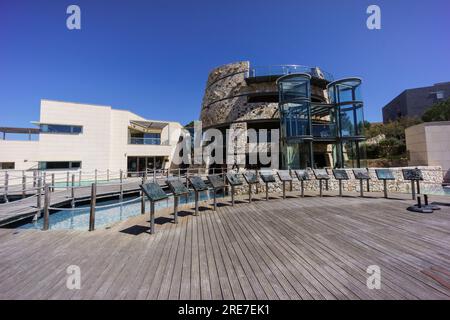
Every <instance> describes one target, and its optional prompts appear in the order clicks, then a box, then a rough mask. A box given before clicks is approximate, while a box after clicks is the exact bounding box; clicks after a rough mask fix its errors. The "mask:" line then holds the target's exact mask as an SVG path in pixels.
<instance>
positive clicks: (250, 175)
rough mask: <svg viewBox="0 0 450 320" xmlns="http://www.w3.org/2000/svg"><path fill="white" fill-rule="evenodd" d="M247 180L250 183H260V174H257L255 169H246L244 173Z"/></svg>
mask: <svg viewBox="0 0 450 320" xmlns="http://www.w3.org/2000/svg"><path fill="white" fill-rule="evenodd" d="M244 178H245V181H247V183H248V184H255V183H258V182H259V181H258V176H257V175H256V172H253V171H246V172H245V173H244Z"/></svg>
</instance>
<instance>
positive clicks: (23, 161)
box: [0, 100, 182, 173]
mask: <svg viewBox="0 0 450 320" xmlns="http://www.w3.org/2000/svg"><path fill="white" fill-rule="evenodd" d="M34 124H35V125H37V126H38V128H39V133H38V139H37V140H34V141H33V140H29V141H26V140H8V139H6V138H5V134H4V135H3V139H1V137H0V166H1V167H0V169H3V170H5V169H9V170H13V169H14V170H32V169H42V170H76V171H78V170H83V171H93V170H96V169H97V170H111V171H118V170H123V171H124V172H129V173H132V172H142V171H144V170H146V169H150V170H152V169H168V168H170V165H171V162H172V158H173V154H174V152H175V149H176V145H177V142H178V141H179V137H180V135H181V133H182V126H181V125H180V124H179V123H177V122H163V121H153V120H147V119H144V118H143V117H141V116H138V115H136V114H134V113H132V112H130V111H126V110H117V109H112V108H111V107H110V106H99V105H91V104H81V103H72V102H61V101H52V100H41V106H40V119H39V121H38V122H34Z"/></svg>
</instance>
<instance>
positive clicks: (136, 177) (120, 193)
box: [0, 168, 450, 231]
mask: <svg viewBox="0 0 450 320" xmlns="http://www.w3.org/2000/svg"><path fill="white" fill-rule="evenodd" d="M267 170H270V169H266V170H261V171H267ZM307 170H308V171H309V172H310V176H311V179H310V180H309V181H305V182H308V184H311V183H312V184H314V183H317V181H319V180H320V179H317V178H314V175H313V174H312V173H311V172H312V169H307ZM345 170H346V171H347V172H349V175H351V173H350V172H351V171H352V169H351V168H346V169H345ZM390 170H391V171H392V172H393V175H394V176H395V179H394V180H388V181H383V180H380V179H378V178H377V176H376V174H375V168H369V169H368V173H369V175H370V179H371V189H372V190H370V191H377V192H381V191H383V188H384V191H385V194H386V191H387V189H386V188H387V183H388V184H390V185H391V187H392V186H393V185H395V186H396V187H395V188H394V191H395V190H397V191H395V192H401V191H398V189H399V186H400V185H403V186H405V185H404V184H406V185H407V186H408V187H407V188H406V190H407V191H406V192H412V194H413V197H414V193H415V191H414V185H411V181H409V180H405V179H404V178H403V177H402V173H401V170H402V168H390ZM421 170H422V173H423V177H424V180H423V181H420V185H421V187H420V188H421V189H418V190H417V193H419V194H426V193H429V194H433V192H434V191H436V190H437V191H441V190H442V186H441V187H440V189H439V183H437V182H434V181H433V178H432V176H431V175H435V176H436V175H441V176H442V177H444V175H445V173H446V172H447V171H445V170H437V169H426V168H423V169H421ZM229 171H232V172H239V173H243V172H244V171H245V170H229V169H227V168H210V169H206V168H178V169H155V170H145V171H139V172H127V171H124V170H118V171H111V170H94V171H93V172H90V173H89V172H77V173H74V172H72V173H71V172H66V173H65V174H64V175H62V174H63V173H59V175H56V174H55V173H54V172H52V173H48V172H39V171H37V170H36V171H34V172H32V173H31V178H30V179H28V176H27V175H25V174H24V175H22V176H18V173H19V172H18V171H8V172H2V171H0V174H3V178H5V180H4V184H3V185H0V197H1V195H2V194H3V196H4V197H5V198H6V200H7V198H8V191H10V190H11V189H10V188H11V187H14V186H18V187H19V189H15V190H16V191H17V190H19V191H20V192H21V193H22V199H21V200H17V201H15V202H20V201H24V200H27V199H30V198H32V199H34V200H33V201H36V202H35V204H36V205H35V206H33V208H35V210H36V215H35V217H36V219H37V218H39V217H41V215H42V214H43V220H44V223H43V229H44V230H48V229H49V227H50V223H49V219H50V211H51V210H53V211H62V210H86V208H83V209H77V208H76V205H77V203H79V202H86V201H89V202H90V212H89V214H90V220H89V221H90V223H89V230H91V231H92V230H94V229H95V211H96V209H100V208H106V207H110V206H117V205H123V204H127V203H129V202H133V201H137V200H138V199H141V200H142V201H141V213H145V200H144V198H143V195H142V191H140V190H139V188H138V187H136V186H138V185H139V184H141V183H145V182H148V181H153V182H159V183H160V184H161V182H162V184H165V181H166V179H167V178H169V177H171V176H172V177H178V178H180V179H182V180H183V181H185V184H186V187H187V188H189V187H190V183H189V177H192V176H194V175H196V176H201V177H203V178H204V177H205V176H207V175H221V176H222V178H223V180H224V183H225V184H226V182H227V181H226V178H225V174H226V173H228V172H229ZM270 171H271V172H273V173H275V172H276V170H270ZM21 173H30V172H26V171H22V172H21ZM256 174H257V176H258V171H256ZM290 174H291V175H292V176H294V173H293V170H291V173H290ZM328 174H329V175H330V180H327V181H326V190H328V188H329V187H330V188H331V189H336V190H337V186H338V182H339V190H340V193H342V189H341V187H342V185H341V181H339V180H338V179H334V178H333V175H332V173H331V171H330V169H328ZM83 177H93V180H89V181H88V182H86V181H83V180H81V179H82V178H83ZM101 179H104V180H101ZM355 179H356V177H355ZM17 180H20V182H21V183H19V184H15V183H14V181H17ZM350 180H351V179H350ZM353 180H354V179H353ZM319 182H320V192H322V191H321V190H322V187H321V185H322V181H319ZM297 183H299V182H298V181H297ZM367 184H369V183H368V182H367ZM410 185H411V186H412V188H411V189H410V188H409V186H410ZM127 186H128V188H127ZM130 186H131V188H130ZM301 186H302V195H303V188H304V183H303V182H302V181H301ZM107 187H116V188H115V189H114V188H112V189H114V190H113V191H111V188H110V189H109V191H108V192H106V193H105V192H103V193H102V191H101V190H100V189H101V188H107ZM309 187H311V188H314V187H313V185H309ZM353 187H354V189H355V190H354V191H356V190H357V185H356V184H355V186H353ZM417 187H418V188H419V184H418V185H417ZM86 188H90V192H88V193H86V192H84V193H80V190H85V189H86ZM362 188H363V187H362V183H361V186H360V191H361V194H362ZM438 189H439V190H438ZM13 190H14V189H13ZM408 190H409V191H408ZM420 190H422V191H420ZM56 191H66V194H65V198H64V201H63V202H65V203H67V202H70V207H71V209H64V208H59V207H55V206H51V203H50V199H51V197H52V194H53V193H55V192H56ZM257 191H258V187H257ZM266 191H267V190H266ZM291 191H292V184H291ZM138 192H139V194H140V195H139V197H138V198H133V199H132V200H125V201H124V196H125V195H128V194H136V193H138ZM403 193H404V192H403ZM283 194H284V183H283ZM449 194H450V192H449ZM27 195H29V196H27ZM114 196H115V197H118V199H119V203H115V204H112V205H111V204H107V205H98V204H97V200H98V199H102V198H111V197H114ZM3 205H5V204H0V207H1V206H3ZM54 205H58V204H54Z"/></svg>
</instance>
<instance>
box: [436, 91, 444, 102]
mask: <svg viewBox="0 0 450 320" xmlns="http://www.w3.org/2000/svg"><path fill="white" fill-rule="evenodd" d="M436 99H437V100H442V99H444V91H438V92H436Z"/></svg>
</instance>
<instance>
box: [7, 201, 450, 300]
mask: <svg viewBox="0 0 450 320" xmlns="http://www.w3.org/2000/svg"><path fill="white" fill-rule="evenodd" d="M259 196H260V197H262V196H261V195H259ZM371 196H373V194H371ZM406 196H407V195H406ZM406 196H403V197H406ZM408 197H409V196H408ZM441 199H445V198H441ZM447 199H448V198H447ZM238 202H244V201H237V203H236V205H235V206H234V207H231V206H229V205H224V206H220V207H219V208H218V210H217V211H216V212H214V211H212V210H208V209H207V208H206V207H205V206H206V204H203V209H204V210H202V212H201V214H200V216H192V215H191V213H192V209H191V208H187V209H185V211H184V214H182V215H181V216H180V219H179V221H180V222H179V224H177V225H175V224H173V223H171V221H170V219H169V217H170V216H169V215H168V214H169V213H168V212H161V213H160V214H162V216H160V217H158V218H157V233H156V234H154V235H149V234H148V233H147V231H148V215H147V214H146V215H145V216H138V217H134V218H131V219H128V220H126V221H123V222H120V223H118V224H116V225H114V226H113V227H111V228H110V229H106V230H105V229H103V230H96V231H93V232H87V231H86V232H85V231H52V230H51V231H36V230H15V229H0V298H2V299H436V298H437V299H450V287H446V285H449V283H450V250H449V249H450V207H442V210H440V211H435V212H434V213H433V214H428V215H426V214H414V213H410V212H407V211H406V210H405V208H406V206H407V205H409V204H411V200H390V199H382V198H377V199H375V198H358V197H343V198H340V197H323V198H319V197H305V198H288V199H286V200H282V199H272V200H270V201H268V202H266V201H255V202H253V203H252V204H248V203H238ZM447 202H448V201H447ZM70 265H77V266H79V267H80V270H81V289H80V290H69V289H67V287H66V279H67V276H68V274H67V273H66V268H67V267H68V266H70ZM370 265H378V266H379V267H380V268H381V289H380V290H369V289H368V288H367V286H366V280H367V277H368V276H369V274H367V273H366V269H367V267H368V266H370Z"/></svg>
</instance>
